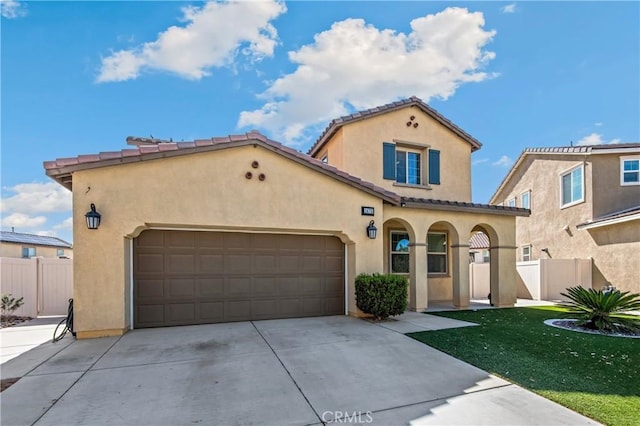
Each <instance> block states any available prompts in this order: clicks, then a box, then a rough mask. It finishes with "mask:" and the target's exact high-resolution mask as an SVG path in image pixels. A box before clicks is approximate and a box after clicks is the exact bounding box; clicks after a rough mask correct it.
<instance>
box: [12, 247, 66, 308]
mask: <svg viewBox="0 0 640 426" xmlns="http://www.w3.org/2000/svg"><path fill="white" fill-rule="evenodd" d="M0 291H1V292H2V294H6V293H9V294H11V295H12V296H13V297H15V298H16V299H18V298H20V297H24V305H22V307H20V308H18V309H16V311H14V315H20V316H29V317H36V316H38V315H66V313H67V306H68V301H69V299H70V298H71V297H73V260H72V259H58V258H43V257H34V258H31V259H18V258H12V257H1V258H0Z"/></svg>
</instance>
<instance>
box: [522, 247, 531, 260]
mask: <svg viewBox="0 0 640 426" xmlns="http://www.w3.org/2000/svg"><path fill="white" fill-rule="evenodd" d="M525 250H528V251H529V253H527V254H525V253H524V251H525ZM521 255H522V261H523V262H529V261H531V244H528V245H526V246H522V250H521Z"/></svg>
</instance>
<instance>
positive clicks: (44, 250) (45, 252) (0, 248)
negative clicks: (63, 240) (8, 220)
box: [0, 241, 73, 258]
mask: <svg viewBox="0 0 640 426" xmlns="http://www.w3.org/2000/svg"><path fill="white" fill-rule="evenodd" d="M23 247H35V248H36V256H41V257H58V249H59V247H50V246H38V245H34V244H16V243H7V242H4V241H3V242H0V256H1V257H20V258H21V257H22V248H23ZM62 250H64V256H66V257H68V258H73V249H72V248H63V249H62Z"/></svg>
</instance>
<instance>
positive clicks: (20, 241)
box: [0, 231, 73, 259]
mask: <svg viewBox="0 0 640 426" xmlns="http://www.w3.org/2000/svg"><path fill="white" fill-rule="evenodd" d="M36 256H38V257H62V258H72V257H73V246H72V245H71V243H68V242H66V241H64V240H61V239H60V238H56V237H50V236H47V235H34V234H24V233H21V232H13V231H1V232H0V257H20V258H24V259H29V258H32V257H36Z"/></svg>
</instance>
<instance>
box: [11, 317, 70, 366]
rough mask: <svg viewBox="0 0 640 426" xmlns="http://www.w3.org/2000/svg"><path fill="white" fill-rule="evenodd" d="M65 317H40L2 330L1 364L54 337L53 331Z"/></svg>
mask: <svg viewBox="0 0 640 426" xmlns="http://www.w3.org/2000/svg"><path fill="white" fill-rule="evenodd" d="M63 318H64V316H50V317H39V318H35V319H32V320H31V321H25V322H21V323H20V324H16V325H14V326H12V327H6V328H1V329H0V364H4V363H5V362H7V361H9V360H10V359H13V358H15V357H17V356H19V355H21V354H23V353H25V352H28V351H30V350H31V349H34V348H37V347H38V346H40V345H41V344H43V343H45V342H46V341H50V340H51V339H52V337H53V331H54V330H55V328H56V326H57V325H58V323H59V322H60V320H62V319H63Z"/></svg>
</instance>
